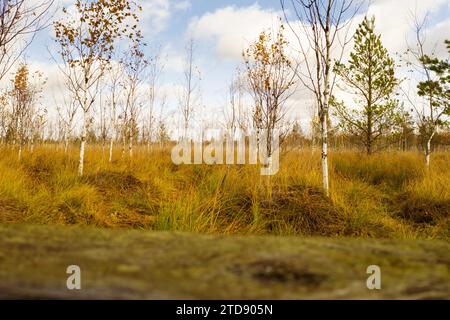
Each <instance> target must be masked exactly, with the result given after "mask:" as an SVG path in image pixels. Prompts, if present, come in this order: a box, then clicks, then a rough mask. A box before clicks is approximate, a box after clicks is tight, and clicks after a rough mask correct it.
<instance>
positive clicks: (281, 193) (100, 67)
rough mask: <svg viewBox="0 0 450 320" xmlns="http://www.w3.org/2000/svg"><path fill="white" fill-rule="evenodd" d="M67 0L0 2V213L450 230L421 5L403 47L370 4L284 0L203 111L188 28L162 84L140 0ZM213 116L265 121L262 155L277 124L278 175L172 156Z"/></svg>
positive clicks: (448, 191) (109, 220)
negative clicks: (388, 35) (50, 79)
mask: <svg viewBox="0 0 450 320" xmlns="http://www.w3.org/2000/svg"><path fill="white" fill-rule="evenodd" d="M74 4H75V5H74V6H73V7H72V8H71V9H70V10H68V9H65V8H59V7H56V6H55V4H54V3H53V1H52V0H42V1H40V2H30V1H27V0H6V1H2V2H1V4H0V10H1V12H0V15H1V18H0V84H1V90H2V91H1V92H0V172H1V175H0V222H2V223H37V224H63V225H72V224H78V225H83V226H84V225H93V226H98V227H108V228H114V227H120V228H124V227H129V228H138V229H149V230H181V231H194V232H202V233H221V234H276V235H322V236H355V237H369V238H370V237H374V238H395V239H416V238H417V239H419V238H420V239H422V238H426V239H446V240H448V239H449V235H450V188H448V186H449V185H450V170H449V167H450V152H449V151H450V122H449V119H450V118H449V117H450V61H449V58H450V40H449V39H441V44H442V43H445V45H446V47H447V49H448V52H447V54H446V55H435V54H434V53H433V52H427V51H426V48H427V47H426V46H425V41H426V39H425V37H424V34H423V21H422V20H421V18H420V17H416V20H415V23H413V24H412V25H411V32H413V33H414V34H415V35H416V37H415V39H416V41H415V42H414V43H409V44H408V46H409V49H408V51H407V52H405V53H401V54H395V53H391V52H389V51H388V50H387V49H386V47H385V46H384V45H383V34H378V33H377V31H376V24H377V21H378V20H379V19H383V17H371V16H366V17H364V18H363V20H362V21H358V20H357V19H359V17H361V16H363V15H361V13H363V12H364V3H363V2H360V1H356V0H355V1H352V0H343V1H339V2H336V1H331V0H300V1H290V0H281V1H280V3H279V8H278V9H279V10H280V12H284V14H285V15H284V16H282V17H280V19H279V23H278V27H277V28H274V29H273V30H261V33H260V35H259V37H257V38H256V39H253V42H249V43H248V46H247V47H246V48H244V50H243V52H242V61H241V63H240V64H239V65H238V66H236V72H235V76H234V78H233V79H232V80H231V81H230V84H229V88H228V89H226V90H225V91H226V92H224V96H226V97H227V98H226V102H225V103H224V107H223V112H222V114H220V115H215V116H214V117H213V119H212V120H214V122H213V123H211V120H204V117H205V115H207V114H208V113H209V112H208V111H205V109H206V110H208V109H207V108H208V106H203V103H202V73H201V71H200V68H199V67H198V65H197V46H196V42H195V40H194V39H189V40H188V41H186V45H185V52H184V56H185V59H184V66H183V67H184V69H183V79H182V84H181V85H180V88H181V89H180V91H179V92H172V93H169V94H170V95H172V97H168V96H167V95H166V94H165V93H163V92H161V91H160V90H159V89H158V88H159V86H160V81H161V78H162V77H163V75H164V72H165V63H166V62H165V59H164V56H163V55H162V53H161V50H160V47H158V46H157V45H155V44H154V43H152V41H151V38H150V39H149V38H146V35H145V34H143V32H141V30H143V28H142V26H141V25H140V20H139V12H140V10H142V8H141V7H140V5H139V1H138V2H134V1H131V0H100V1H86V0H75V1H74ZM55 12H57V13H58V14H55ZM287 12H290V13H291V14H290V15H288V14H287ZM292 13H293V14H292ZM298 21H302V22H303V23H298ZM42 30H46V31H45V32H49V30H50V32H51V34H52V36H53V40H54V41H53V48H54V50H52V51H51V52H49V54H50V55H51V59H52V60H53V61H54V63H55V64H57V65H58V68H59V72H60V74H61V79H63V82H62V83H60V84H59V85H60V86H61V92H64V93H63V94H62V95H63V99H58V101H56V100H57V99H55V101H54V104H55V105H48V104H49V102H47V101H46V100H45V99H43V93H44V92H45V90H46V85H47V83H46V82H47V79H46V74H45V71H46V70H36V68H35V67H34V66H33V65H31V64H29V63H28V62H27V59H26V52H27V48H28V46H29V45H30V43H31V42H32V41H33V39H34V36H35V34H37V33H39V32H42ZM288 35H290V36H288ZM288 39H289V40H288ZM398 41H404V39H398ZM161 45H163V44H161ZM150 48H151V49H150ZM158 48H159V49H158ZM43 50H45V48H43ZM399 68H406V69H408V70H409V71H410V73H409V74H411V78H403V77H401V76H400V75H399V72H398V69H399ZM412 75H414V77H413V76H412ZM413 78H414V79H418V80H414V81H416V82H414V81H413ZM404 83H411V86H412V87H413V89H414V90H410V91H409V92H406V91H405V90H403V88H404V86H402V85H403V84H404ZM299 90H303V91H305V92H307V93H308V94H310V95H311V96H312V97H313V98H312V100H311V101H312V102H311V106H306V107H309V108H310V109H311V110H312V113H311V115H310V121H309V122H310V123H309V124H308V126H305V125H304V124H300V122H299V121H297V120H298V119H293V118H292V117H291V114H292V108H298V110H305V106H296V105H294V106H290V105H289V103H288V102H289V99H290V98H291V97H292V96H293V95H294V94H296V93H298V91H299ZM342 93H344V95H343V94H342ZM169 99H170V100H175V101H177V104H176V105H175V106H170V105H169V103H168V101H169ZM288 105H289V106H288ZM50 110H54V111H50ZM303 117H305V115H303ZM175 118H177V119H179V121H178V123H174V122H175V121H174V120H173V119H175ZM174 128H177V129H176V130H175V129H174ZM193 128H195V129H193ZM208 128H214V129H222V131H223V134H224V135H228V136H230V137H235V136H236V132H243V133H246V134H250V133H255V134H256V135H257V136H258V137H259V132H260V130H267V132H268V134H267V141H266V143H265V144H264V145H265V147H266V148H267V149H266V154H267V155H268V156H269V157H271V155H272V152H273V146H271V141H272V139H271V135H273V134H275V132H276V133H277V134H280V142H281V154H280V170H279V172H278V173H277V174H276V175H274V176H261V175H260V174H259V166H255V165H243V164H239V165H226V164H223V165H206V164H201V165H179V166H177V165H175V164H173V163H172V161H171V158H170V152H171V148H172V147H173V146H174V145H175V144H176V143H177V142H178V141H179V140H181V139H183V138H186V139H187V138H192V139H194V140H195V139H197V140H198V139H199V138H203V139H204V140H203V142H204V143H205V144H207V143H208V142H209V139H210V137H208V136H207V135H206V134H205V132H206V131H207V129H208Z"/></svg>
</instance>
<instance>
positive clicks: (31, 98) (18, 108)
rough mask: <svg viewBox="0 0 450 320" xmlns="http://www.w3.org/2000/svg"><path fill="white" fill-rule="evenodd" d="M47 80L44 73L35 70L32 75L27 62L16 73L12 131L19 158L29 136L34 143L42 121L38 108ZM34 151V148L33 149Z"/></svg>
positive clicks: (12, 104) (12, 101) (12, 107)
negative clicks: (37, 104) (43, 75)
mask: <svg viewBox="0 0 450 320" xmlns="http://www.w3.org/2000/svg"><path fill="white" fill-rule="evenodd" d="M44 84H45V80H44V79H43V77H42V73H40V72H34V73H33V74H31V75H30V72H29V68H28V66H27V65H26V64H22V65H20V66H19V67H18V69H17V72H16V73H15V75H14V80H13V86H12V89H11V91H10V96H11V120H12V121H11V132H12V133H13V139H14V144H16V143H17V146H18V158H19V161H20V160H21V159H22V151H23V146H24V144H25V142H26V140H27V138H28V140H29V141H30V142H31V145H32V144H33V139H34V134H35V132H36V129H37V128H38V124H39V123H38V121H39V122H41V121H42V119H40V117H41V115H42V114H41V113H39V111H38V109H37V108H36V103H37V101H38V99H39V98H40V93H41V92H42V87H43V85H44ZM31 151H32V149H31Z"/></svg>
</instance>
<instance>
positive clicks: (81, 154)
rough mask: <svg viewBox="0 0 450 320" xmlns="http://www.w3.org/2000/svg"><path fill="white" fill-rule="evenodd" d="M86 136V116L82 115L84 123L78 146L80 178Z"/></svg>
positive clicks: (82, 168) (82, 169)
mask: <svg viewBox="0 0 450 320" xmlns="http://www.w3.org/2000/svg"><path fill="white" fill-rule="evenodd" d="M86 134H87V115H86V112H85V113H84V123H83V130H82V132H81V144H80V163H79V165H78V175H79V176H80V177H81V176H82V175H83V171H84V149H85V145H86Z"/></svg>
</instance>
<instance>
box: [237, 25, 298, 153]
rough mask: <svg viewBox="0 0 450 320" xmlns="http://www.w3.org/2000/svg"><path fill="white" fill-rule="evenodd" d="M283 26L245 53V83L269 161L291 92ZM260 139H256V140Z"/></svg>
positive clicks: (291, 86) (263, 35) (264, 34)
mask: <svg viewBox="0 0 450 320" xmlns="http://www.w3.org/2000/svg"><path fill="white" fill-rule="evenodd" d="M283 32H284V26H283V25H281V26H280V29H279V30H278V31H277V32H276V34H274V35H273V34H272V33H269V32H265V31H263V32H261V33H260V35H259V38H258V40H257V41H256V42H255V43H253V44H252V45H251V46H250V47H249V48H248V49H247V50H245V51H244V53H243V57H244V61H245V66H246V71H247V81H248V84H249V88H250V92H251V95H252V97H253V101H254V104H255V111H254V121H255V126H256V127H257V128H258V129H264V130H266V136H265V138H266V141H265V146H266V152H267V153H266V155H267V157H268V159H269V161H270V159H271V156H272V152H273V148H274V147H275V146H272V141H273V135H274V134H275V132H274V131H275V130H276V129H280V127H281V124H282V122H283V121H284V119H285V115H286V109H285V104H286V100H287V99H288V98H289V97H290V96H291V95H292V93H293V90H292V89H293V85H294V83H295V82H294V77H295V72H293V70H292V64H291V61H290V60H289V58H288V57H287V55H286V47H287V45H288V42H287V41H286V39H285V37H284V34H283ZM258 138H259V137H258Z"/></svg>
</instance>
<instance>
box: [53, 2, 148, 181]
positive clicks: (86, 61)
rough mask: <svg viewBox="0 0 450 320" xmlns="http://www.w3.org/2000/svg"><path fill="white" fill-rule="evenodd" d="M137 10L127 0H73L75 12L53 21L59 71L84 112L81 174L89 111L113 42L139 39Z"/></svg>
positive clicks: (133, 4)
mask: <svg viewBox="0 0 450 320" xmlns="http://www.w3.org/2000/svg"><path fill="white" fill-rule="evenodd" d="M137 10H140V7H139V6H137V5H136V4H135V3H134V2H132V1H129V0H102V1H87V0H84V1H82V0H76V2H75V11H76V13H75V14H70V13H69V12H68V10H67V9H63V13H65V15H66V16H65V17H64V18H63V19H61V20H59V21H56V22H54V29H55V37H56V39H55V41H56V43H57V44H58V46H59V55H60V58H61V60H62V62H63V63H64V65H63V66H62V67H60V70H61V71H62V73H63V74H64V76H65V77H66V80H67V84H68V89H69V90H70V91H71V92H72V94H73V95H74V96H75V99H76V100H77V102H78V104H79V106H80V109H81V110H82V111H83V125H82V130H81V136H80V140H81V143H80V160H79V166H78V174H79V175H80V176H82V175H83V169H84V153H85V145H86V135H87V132H88V125H89V120H90V112H91V109H92V107H93V105H94V103H95V101H96V98H97V95H98V92H99V85H100V82H101V80H102V79H103V77H104V74H105V70H106V68H107V67H108V65H109V64H108V63H109V61H110V60H111V57H112V53H113V51H114V45H115V43H116V42H117V40H118V39H120V38H123V37H127V38H131V39H140V32H139V30H138V27H137V21H138V17H137V14H136V11H137Z"/></svg>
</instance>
